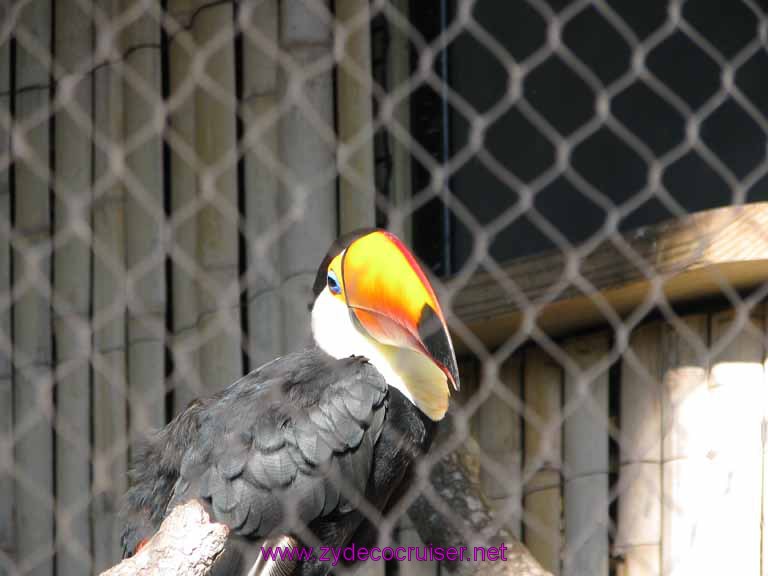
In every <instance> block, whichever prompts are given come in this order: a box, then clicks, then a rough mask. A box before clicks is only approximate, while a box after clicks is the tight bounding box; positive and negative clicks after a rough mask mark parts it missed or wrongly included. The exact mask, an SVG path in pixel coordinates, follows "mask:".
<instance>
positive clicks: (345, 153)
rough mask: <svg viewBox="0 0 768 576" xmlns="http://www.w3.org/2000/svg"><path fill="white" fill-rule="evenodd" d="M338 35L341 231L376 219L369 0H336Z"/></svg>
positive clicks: (338, 150)
mask: <svg viewBox="0 0 768 576" xmlns="http://www.w3.org/2000/svg"><path fill="white" fill-rule="evenodd" d="M334 8H335V11H336V22H337V24H336V29H337V35H343V37H344V40H345V41H344V43H343V48H342V54H341V57H340V58H339V62H338V68H337V82H336V110H337V114H336V116H337V118H338V120H337V125H338V132H339V145H338V147H337V157H338V166H339V176H340V182H339V230H340V232H341V233H342V234H343V233H345V232H350V231H352V230H355V229H356V228H363V227H369V226H373V225H374V224H375V223H376V186H375V183H374V175H373V100H372V92H373V90H372V82H373V73H372V70H371V9H370V6H369V2H368V0H336V2H335V4H334Z"/></svg>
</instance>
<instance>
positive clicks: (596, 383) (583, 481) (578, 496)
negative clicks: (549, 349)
mask: <svg viewBox="0 0 768 576" xmlns="http://www.w3.org/2000/svg"><path fill="white" fill-rule="evenodd" d="M564 350H565V353H566V354H567V355H568V356H569V358H570V359H571V361H572V362H573V363H575V368H574V369H572V370H569V369H566V370H565V404H564V408H563V414H564V422H563V438H564V445H563V455H564V461H563V473H564V477H565V490H564V497H565V502H564V504H565V552H564V554H563V572H562V573H563V574H565V575H566V576H575V575H580V574H590V575H592V576H608V528H609V520H608V506H609V495H608V488H609V486H608V472H609V471H608V423H609V420H608V366H605V365H604V364H603V363H604V362H605V359H606V358H607V356H608V353H609V350H610V346H609V338H608V335H607V334H606V333H604V332H602V333H597V334H593V335H588V336H579V337H574V338H572V339H569V340H568V341H567V342H566V343H565V345H564Z"/></svg>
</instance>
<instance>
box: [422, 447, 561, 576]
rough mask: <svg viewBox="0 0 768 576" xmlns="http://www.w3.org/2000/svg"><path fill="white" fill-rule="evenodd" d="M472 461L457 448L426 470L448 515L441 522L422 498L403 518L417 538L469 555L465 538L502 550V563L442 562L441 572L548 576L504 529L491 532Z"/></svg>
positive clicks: (490, 517)
mask: <svg viewBox="0 0 768 576" xmlns="http://www.w3.org/2000/svg"><path fill="white" fill-rule="evenodd" d="M474 458H475V457H474V455H472V454H471V452H469V451H468V450H466V449H464V448H462V449H459V450H456V451H455V452H453V453H452V454H450V455H449V456H447V457H445V458H443V459H442V460H440V461H439V462H437V463H435V465H434V466H433V467H432V471H431V475H430V482H431V483H432V486H433V488H434V491H435V492H436V493H437V495H438V496H439V498H440V500H441V501H442V505H443V506H444V508H445V509H447V510H451V511H452V512H453V516H452V518H450V519H448V518H445V517H444V516H443V515H442V514H441V513H440V512H438V510H437V509H436V508H435V507H433V506H432V504H431V503H430V501H429V499H428V498H427V497H426V496H424V495H422V496H419V498H417V499H416V501H415V502H414V503H413V504H412V505H411V507H410V509H409V512H408V514H409V516H410V518H411V520H412V522H413V524H414V525H415V526H416V529H417V530H418V532H419V535H420V536H421V539H422V540H423V541H424V542H427V543H429V544H432V545H433V546H442V547H445V548H448V547H456V548H458V547H461V546H468V547H470V548H469V552H470V554H471V553H472V548H471V546H472V545H473V543H472V542H469V541H468V538H467V535H468V534H472V535H473V537H474V538H479V539H480V541H479V542H478V545H480V544H483V545H486V546H500V545H501V544H504V545H505V546H506V547H507V548H506V553H505V557H506V562H503V561H500V560H499V561H488V560H486V561H481V560H478V561H477V562H475V561H474V558H472V559H471V561H469V562H444V563H443V564H442V567H444V568H446V569H447V570H448V571H449V572H451V574H455V575H456V576H470V575H472V576H475V575H483V576H496V575H498V576H502V575H505V576H551V573H549V572H547V571H546V570H544V569H543V568H542V567H541V566H540V565H539V563H538V562H537V561H536V560H535V559H534V558H533V556H531V554H530V552H528V550H527V549H526V548H525V546H523V545H522V544H521V543H520V542H518V541H516V540H515V538H514V537H513V536H512V535H511V534H510V533H509V532H508V531H507V530H506V529H505V528H502V529H496V528H495V526H497V525H498V524H499V522H498V520H496V519H495V518H494V513H493V511H492V510H491V509H490V508H489V506H488V504H487V503H486V500H485V498H484V497H483V494H482V491H481V489H480V478H479V466H476V465H473V462H474ZM443 506H441V508H442V507H443ZM458 519H462V523H463V525H458V524H459V523H458ZM502 524H503V523H502Z"/></svg>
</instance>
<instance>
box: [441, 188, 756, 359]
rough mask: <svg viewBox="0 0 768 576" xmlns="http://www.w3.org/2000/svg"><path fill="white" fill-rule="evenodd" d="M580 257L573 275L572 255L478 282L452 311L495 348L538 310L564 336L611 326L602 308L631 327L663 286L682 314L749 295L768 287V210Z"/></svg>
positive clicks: (720, 214)
mask: <svg viewBox="0 0 768 576" xmlns="http://www.w3.org/2000/svg"><path fill="white" fill-rule="evenodd" d="M572 254H573V255H575V256H576V257H575V258H572V259H571V268H570V269H569V267H568V263H567V259H566V258H565V255H564V254H563V252H561V251H549V252H545V253H542V254H539V255H534V256H526V257H524V258H519V259H515V260H511V261H509V262H506V263H504V264H503V265H501V266H500V270H497V271H496V273H490V272H482V273H479V274H476V275H475V276H473V277H472V278H471V279H470V280H469V281H468V282H467V283H466V285H464V286H463V287H461V288H460V289H458V290H457V291H456V293H455V298H453V299H452V302H451V305H449V306H448V308H449V309H451V310H452V312H453V315H454V317H455V321H458V322H460V323H462V324H463V325H464V326H466V327H467V328H468V329H469V330H470V331H471V332H472V333H474V335H475V336H476V337H478V338H479V339H480V340H481V341H482V343H483V344H484V345H485V346H486V347H489V348H492V347H496V346H498V345H500V344H501V343H503V342H504V341H506V340H507V339H508V338H509V337H510V335H511V334H513V333H515V332H516V331H517V330H518V329H519V327H520V325H521V319H522V317H523V311H524V310H535V311H536V314H535V317H536V323H537V325H538V326H539V327H540V328H541V329H542V330H544V331H545V332H546V333H548V334H549V335H552V336H558V335H562V334H564V333H566V332H569V331H574V330H578V329H580V328H585V327H588V326H591V325H599V324H607V323H610V317H609V316H611V315H612V314H611V313H608V314H606V313H605V312H604V310H605V308H603V310H601V307H605V306H607V307H608V309H610V310H612V311H613V312H615V314H616V315H617V316H619V317H624V316H626V315H628V314H631V313H632V312H633V311H634V310H636V309H637V308H638V307H639V306H647V305H648V303H649V300H652V299H653V290H654V287H655V286H656V287H658V288H659V289H660V290H662V291H663V295H664V297H665V298H666V300H667V301H668V302H669V303H670V304H672V305H675V304H678V303H681V302H685V301H690V300H693V299H696V298H706V297H711V296H715V295H717V294H722V293H723V289H724V287H725V286H730V287H732V288H734V289H736V290H744V289H748V288H750V287H753V286H756V285H758V284H760V283H761V282H765V281H768V202H759V203H754V204H745V205H739V206H727V207H724V208H717V209H714V210H707V211H704V212H698V213H695V214H691V215H690V216H686V217H683V218H678V219H674V220H669V221H665V222H662V223H660V224H656V225H653V226H645V227H643V228H639V229H636V230H632V231H626V232H624V231H622V232H617V233H615V234H613V235H610V236H609V237H608V238H607V239H606V240H604V241H603V242H601V243H599V244H596V245H595V246H592V247H590V246H588V243H585V244H582V245H580V246H576V247H575V248H574V252H573V253H572ZM456 282H457V281H454V284H455V283H456ZM447 287H448V288H449V289H450V288H451V283H450V282H449V283H448V284H447ZM457 332H461V331H457ZM459 336H460V335H459ZM459 339H460V338H459ZM458 349H459V351H462V350H466V345H464V344H462V343H461V342H459V343H458Z"/></svg>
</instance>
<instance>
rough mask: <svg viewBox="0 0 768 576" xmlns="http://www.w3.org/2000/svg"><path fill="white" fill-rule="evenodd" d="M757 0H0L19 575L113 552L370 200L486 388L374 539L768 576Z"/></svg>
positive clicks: (761, 52)
mask: <svg viewBox="0 0 768 576" xmlns="http://www.w3.org/2000/svg"><path fill="white" fill-rule="evenodd" d="M767 10H768V8H767V6H766V4H765V3H764V2H762V1H757V0H688V1H682V0H669V1H661V0H645V1H643V2H630V1H626V0H610V1H609V0H602V1H601V0H592V1H587V0H581V1H579V0H573V1H571V0H519V1H514V2H499V1H496V2H494V1H493V0H476V1H471V0H440V1H435V2H417V1H416V0H370V1H369V0H334V1H332V2H328V1H327V0H280V1H278V0H55V1H54V0H0V14H2V16H1V17H0V23H2V26H1V27H0V574H8V575H22V574H24V575H26V574H34V575H41V576H42V575H54V574H55V575H57V576H70V575H76V574H77V575H79V574H86V573H99V572H101V571H102V570H104V569H106V568H108V567H110V566H112V565H114V564H115V563H117V562H118V561H119V559H120V554H121V551H120V542H119V535H120V530H121V525H120V521H119V520H118V518H117V512H118V510H119V508H120V506H121V504H122V498H123V495H124V494H125V492H126V490H127V488H128V482H129V481H128V476H127V470H128V464H129V461H130V459H131V457H132V456H133V455H135V454H136V452H137V446H139V445H140V443H141V442H142V441H144V440H145V439H146V438H148V437H150V435H151V432H152V431H153V430H155V429H158V428H160V427H162V426H163V425H165V424H166V423H167V422H169V421H170V420H171V419H172V418H173V417H174V415H176V414H178V413H179V412H181V411H182V410H184V409H185V407H186V406H187V405H188V404H189V402H190V401H191V400H193V399H194V398H196V397H200V396H209V395H211V394H214V393H215V392H216V391H218V390H221V389H222V388H223V387H225V386H226V385H228V384H230V383H231V382H234V381H235V380H237V379H238V378H240V377H241V376H242V375H243V374H246V373H248V372H249V371H250V370H253V369H255V368H257V367H258V366H260V365H262V364H263V363H264V362H266V361H268V360H271V359H273V358H275V357H278V356H280V355H282V354H286V353H288V352H292V351H296V350H301V349H302V348H304V347H305V346H306V345H308V343H309V342H310V322H309V321H310V315H309V313H308V311H307V307H308V305H309V304H310V303H311V301H312V299H313V294H312V291H311V286H312V282H313V280H314V277H315V271H316V269H317V267H318V265H319V264H320V262H321V260H322V258H323V256H324V255H325V253H326V250H327V249H328V247H329V246H330V245H331V242H332V241H333V240H334V239H335V238H336V237H337V236H338V235H339V234H341V233H344V232H348V231H350V230H353V229H356V228H360V227H365V226H380V227H385V228H388V229H390V230H392V231H394V232H396V233H397V234H398V235H399V236H400V237H401V238H402V239H403V241H404V242H405V243H406V244H407V245H408V246H410V247H412V248H413V250H414V252H415V254H416V255H417V256H418V258H419V259H420V260H421V262H422V263H423V264H424V267H425V268H427V269H428V270H429V271H430V272H431V275H432V277H433V279H434V285H435V287H436V290H437V291H438V294H439V296H440V300H441V302H442V304H443V308H444V310H445V313H446V316H447V321H448V324H449V326H450V328H451V331H452V333H453V337H454V342H455V344H456V349H457V356H458V359H459V364H460V372H461V375H462V389H461V391H460V392H459V393H456V394H454V396H453V398H452V399H451V408H450V411H449V416H448V417H447V419H446V420H445V421H444V422H443V423H441V425H440V426H441V432H440V434H439V435H438V440H437V441H436V443H435V445H434V446H433V449H432V450H431V451H430V453H429V454H428V455H427V456H426V457H424V459H423V460H420V461H419V466H418V467H417V468H418V470H419V471H420V472H421V474H417V475H416V478H415V479H414V481H413V482H412V484H411V485H410V488H409V490H408V491H407V492H406V499H405V501H404V503H402V504H400V505H398V506H395V507H394V508H393V509H392V510H391V511H389V512H387V513H385V514H383V515H382V514H381V512H380V511H377V510H376V509H375V507H371V506H368V507H367V508H366V507H364V510H365V514H366V516H367V517H368V519H369V520H370V521H371V522H372V523H373V524H374V525H377V526H379V527H380V528H381V531H380V539H379V543H390V544H392V545H398V544H400V545H413V546H424V545H428V544H432V545H437V544H438V543H439V542H441V541H442V542H446V541H448V540H446V539H445V538H446V536H445V535H446V534H447V533H448V532H450V531H453V532H455V533H456V534H457V535H458V536H457V538H458V539H455V540H453V541H454V542H464V543H466V544H467V545H482V544H491V543H493V542H498V541H500V540H499V538H502V540H503V539H504V538H506V539H507V541H509V542H513V541H519V542H521V543H522V544H523V545H524V546H525V550H527V551H528V552H524V551H519V554H522V555H525V554H527V553H530V554H531V555H532V557H534V558H535V559H536V560H537V561H538V562H539V563H540V564H541V566H542V567H543V570H546V571H547V572H549V573H551V574H563V575H566V576H576V575H589V576H595V575H598V576H599V575H604V576H608V575H612V576H613V575H617V576H618V575H626V576H639V575H642V576H646V575H652V574H665V575H676V576H677V575H687V574H696V575H697V576H699V575H704V574H718V575H721V574H740V575H755V576H758V575H763V576H765V575H767V574H768V532H766V529H765V525H766V521H767V520H768V498H766V494H768V490H766V489H767V488H768V459H766V434H765V429H766V428H765V422H766V413H767V411H768V388H767V386H768V383H767V382H768V380H766V376H765V368H764V366H765V359H766V349H767V346H768V340H767V339H766V325H765V321H766V318H765V303H764V302H765V296H766V294H767V293H768V237H767V235H766V230H768V227H767V226H766V225H768V204H766V203H765V202H764V201H768V159H767V157H768V146H767V143H768V139H767V136H768V74H766V70H768V18H767V16H766V15H767V14H768V12H767ZM448 423H450V425H448ZM446 462H449V463H450V462H453V463H454V464H456V465H457V466H458V467H454V468H451V470H453V472H451V474H454V475H458V476H456V477H454V476H451V475H449V474H448V473H447V472H445V470H444V469H441V468H440V467H441V466H444V465H445V464H446ZM457 463H458V464H457ZM430 472H431V476H430ZM441 474H442V476H441ZM447 474H448V475H447ZM462 474H464V475H465V477H463V478H461V475H462ZM452 486H453V492H451V490H452V488H451V487H452ZM457 491H458V492H457ZM342 492H343V490H342ZM424 502H427V503H428V506H431V509H430V510H431V511H427V512H425V509H424V508H423V507H421V505H420V503H421V504H423V503H424ZM411 504H413V506H411ZM441 527H442V528H441ZM501 529H503V530H505V532H503V534H506V536H502V537H500V536H499V535H498V531H499V530H501ZM441 538H443V540H440V539H441ZM310 540H311V538H310ZM469 566H474V564H471V563H470V564H467V565H466V566H464V565H461V566H458V567H457V566H456V565H450V564H445V565H442V564H440V563H439V562H434V561H433V562H395V561H391V562H386V563H385V562H371V561H369V562H365V563H363V565H362V566H360V567H359V570H362V571H367V572H370V573H371V574H377V575H381V576H383V575H384V574H387V575H390V576H391V575H392V574H401V575H402V576H417V575H423V576H432V575H434V576H437V575H438V574H440V573H443V572H456V573H459V574H469V572H467V570H473V568H469ZM486 569H487V567H486ZM500 569H502V568H500ZM334 571H335V572H339V571H341V572H343V571H344V569H342V568H341V567H335V568H334ZM457 571H458V572H457ZM507 573H509V574H514V573H516V572H515V571H514V569H513V568H509V569H508V570H507ZM542 573H543V572H542Z"/></svg>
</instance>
